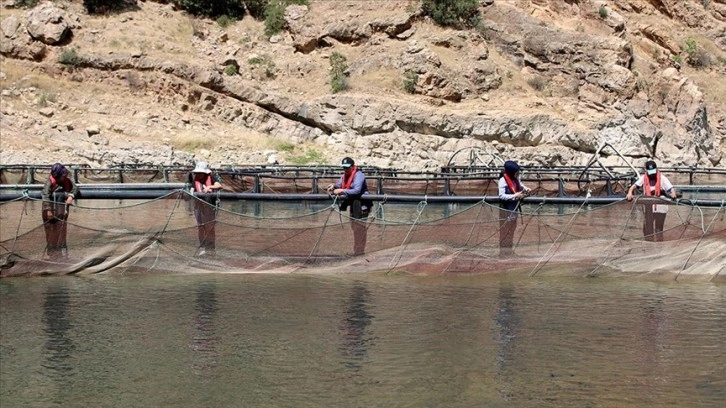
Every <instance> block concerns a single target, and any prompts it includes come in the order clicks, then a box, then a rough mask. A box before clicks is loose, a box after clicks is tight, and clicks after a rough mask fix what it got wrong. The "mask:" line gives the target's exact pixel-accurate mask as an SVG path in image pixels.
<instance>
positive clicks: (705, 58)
mask: <svg viewBox="0 0 726 408" xmlns="http://www.w3.org/2000/svg"><path fill="white" fill-rule="evenodd" d="M683 51H684V52H685V53H686V62H688V65H690V66H692V67H696V68H706V67H709V66H710V65H711V55H710V54H709V53H708V52H706V50H704V49H703V48H701V47H700V46H699V45H698V43H697V42H696V40H694V39H693V38H691V37H688V38H686V47H685V48H684V50H683Z"/></svg>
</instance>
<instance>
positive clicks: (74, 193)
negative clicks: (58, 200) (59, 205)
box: [66, 178, 79, 205]
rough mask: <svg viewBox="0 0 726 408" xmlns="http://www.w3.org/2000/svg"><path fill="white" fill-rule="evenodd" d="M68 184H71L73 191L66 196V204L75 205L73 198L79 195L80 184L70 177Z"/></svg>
mask: <svg viewBox="0 0 726 408" xmlns="http://www.w3.org/2000/svg"><path fill="white" fill-rule="evenodd" d="M68 184H69V185H70V186H71V191H70V192H69V193H68V194H67V197H66V205H73V200H74V199H75V198H76V196H77V195H78V191H79V189H78V185H77V184H76V183H74V182H73V180H71V179H70V178H69V179H68Z"/></svg>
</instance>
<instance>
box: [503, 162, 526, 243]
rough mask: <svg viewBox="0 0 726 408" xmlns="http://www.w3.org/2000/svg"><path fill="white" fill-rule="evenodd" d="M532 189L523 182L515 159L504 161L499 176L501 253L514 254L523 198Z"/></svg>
mask: <svg viewBox="0 0 726 408" xmlns="http://www.w3.org/2000/svg"><path fill="white" fill-rule="evenodd" d="M530 191H531V190H530V189H529V188H527V187H526V186H525V185H524V184H522V179H521V168H520V167H519V164H517V162H515V161H511V160H507V161H506V162H504V171H502V174H501V176H500V178H499V255H500V256H504V257H507V256H512V255H514V231H515V230H516V229H517V215H518V213H519V210H520V204H521V202H522V199H523V198H524V197H526V196H528V195H529V193H530Z"/></svg>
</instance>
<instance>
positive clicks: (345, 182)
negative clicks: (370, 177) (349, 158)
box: [340, 166, 358, 190]
mask: <svg viewBox="0 0 726 408" xmlns="http://www.w3.org/2000/svg"><path fill="white" fill-rule="evenodd" d="M357 171H358V166H353V170H352V171H351V172H350V174H348V175H347V177H346V174H343V183H342V184H341V186H340V188H342V189H343V190H347V189H349V188H350V186H351V184H353V179H354V178H355V173H356V172H357Z"/></svg>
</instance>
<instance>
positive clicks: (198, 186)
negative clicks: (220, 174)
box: [194, 173, 212, 193]
mask: <svg viewBox="0 0 726 408" xmlns="http://www.w3.org/2000/svg"><path fill="white" fill-rule="evenodd" d="M202 174H204V173H202ZM204 185H205V186H211V185H212V175H211V174H204ZM194 191H197V192H200V193H201V192H203V191H204V190H202V181H201V180H199V177H197V176H194Z"/></svg>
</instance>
